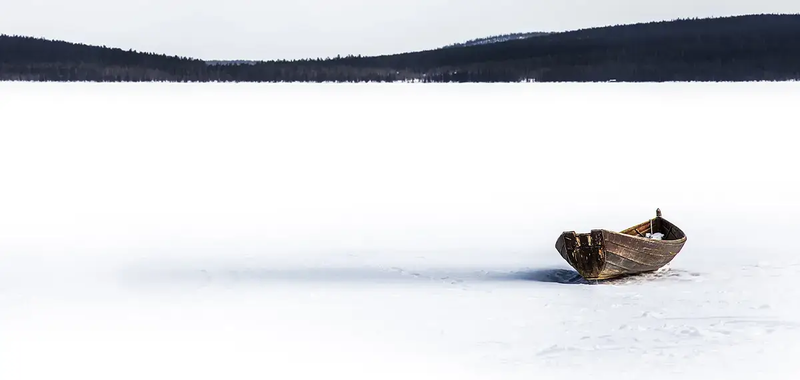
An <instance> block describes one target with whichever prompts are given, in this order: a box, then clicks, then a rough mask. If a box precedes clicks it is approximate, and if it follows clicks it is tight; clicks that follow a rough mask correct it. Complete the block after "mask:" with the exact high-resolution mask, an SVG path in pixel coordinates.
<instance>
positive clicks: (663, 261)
mask: <svg viewBox="0 0 800 380" xmlns="http://www.w3.org/2000/svg"><path fill="white" fill-rule="evenodd" d="M651 230H652V231H655V232H661V233H663V234H664V235H665V236H664V239H665V240H655V239H650V238H647V237H645V235H646V234H647V233H649V232H651ZM685 243H686V235H685V234H684V233H683V231H681V230H680V228H678V227H677V226H675V225H674V224H672V223H670V222H669V221H667V220H666V219H664V218H662V217H661V216H658V217H656V218H655V219H651V220H649V221H646V222H644V223H641V224H639V225H637V226H634V227H631V228H629V229H627V230H625V231H622V232H614V231H609V230H602V229H598V230H592V231H591V232H590V233H583V234H580V233H576V232H574V231H567V232H564V233H562V234H561V236H559V238H558V240H557V241H556V249H557V250H558V252H559V253H560V254H561V257H562V258H564V260H566V261H567V263H569V265H570V266H572V267H573V268H574V269H575V270H576V271H578V273H579V274H580V275H581V276H582V277H583V278H585V279H587V280H607V279H612V278H616V277H621V276H627V275H634V274H639V273H646V272H652V271H656V270H658V269H660V268H662V267H664V266H665V265H667V264H669V263H670V262H671V261H672V260H673V259H674V258H675V256H677V255H678V253H679V252H680V251H681V249H682V248H683V246H684V244H685Z"/></svg>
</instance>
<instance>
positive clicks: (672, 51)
mask: <svg viewBox="0 0 800 380" xmlns="http://www.w3.org/2000/svg"><path fill="white" fill-rule="evenodd" d="M509 36H511V37H509V38H505V36H494V37H487V38H485V39H476V40H472V41H471V42H470V41H468V42H466V43H462V44H454V45H448V46H446V47H442V48H439V49H433V50H426V51H417V52H409V53H400V54H393V55H382V56H366V57H362V56H346V57H335V58H325V59H304V60H292V61H287V60H281V61H263V62H261V61H235V60H234V61H203V60H199V59H194V58H188V57H176V56H168V55H162V54H153V53H141V52H137V51H133V50H122V49H118V48H108V47H105V46H90V45H84V44H79V43H70V42H65V41H54V40H45V39H38V38H31V37H23V36H7V35H2V36H0V80H3V81H56V82H179V83H180V82H257V83H258V82H266V83H285V82H291V83H295V82H309V83H329V82H333V83H343V82H345V83H346V82H356V83H358V82H380V83H396V82H401V83H516V82H611V81H615V82H745V81H746V82H752V81H791V80H797V79H800V15H747V16H732V17H719V18H704V19H682V20H673V21H659V22H649V23H639V24H629V25H615V26H606V27H597V28H589V29H581V30H575V31H568V32H554V33H529V34H524V33H518V34H515V35H509ZM514 36H517V37H518V38H513V37H514Z"/></svg>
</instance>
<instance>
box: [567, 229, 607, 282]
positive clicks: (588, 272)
mask: <svg viewBox="0 0 800 380" xmlns="http://www.w3.org/2000/svg"><path fill="white" fill-rule="evenodd" d="M556 250H558V253H560V254H561V257H562V258H564V260H565V261H566V262H567V263H569V265H570V266H571V267H573V268H574V269H575V270H576V271H578V273H579V274H580V275H581V276H582V277H583V278H585V279H587V280H597V279H599V276H600V274H601V272H602V271H603V268H604V267H605V251H604V241H603V231H602V230H592V232H590V233H584V234H579V233H576V232H575V231H566V232H564V233H562V234H561V236H559V237H558V240H557V241H556Z"/></svg>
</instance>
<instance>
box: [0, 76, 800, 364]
mask: <svg viewBox="0 0 800 380" xmlns="http://www.w3.org/2000/svg"><path fill="white" fill-rule="evenodd" d="M0 99H2V101H0V118H2V123H0V378H3V379H9V380H21V379H43V378H60V377H70V378H73V377H74V378H81V379H137V380H139V379H171V380H172V379H206V378H208V379H211V378H217V379H220V378H225V379H268V378H280V379H295V378H303V379H310V378H328V377H331V376H333V377H335V378H339V377H341V378H348V379H400V378H403V379H408V378H412V377H413V378H423V379H447V378H454V379H455V378H457V379H532V378H537V379H538V378H556V377H561V376H564V377H569V378H574V377H591V378H592V379H641V378H648V379H673V378H686V379H715V378H723V377H724V378H726V379H730V378H734V379H739V378H741V379H752V378H761V377H760V376H776V378H791V377H793V376H797V375H798V374H800V364H798V362H797V360H796V358H797V357H798V354H800V290H798V286H797V282H796V279H797V277H798V275H800V254H799V252H798V248H797V244H796V243H795V239H794V238H795V237H794V231H797V230H798V229H800V222H798V221H797V215H799V214H800V201H798V196H797V194H800V186H798V183H799V181H798V178H797V174H796V173H797V169H796V166H797V163H798V162H800V152H798V148H797V141H798V133H797V128H796V125H797V120H796V111H795V109H796V104H798V103H800V85H798V84H795V83H748V84H660V85H654V84H640V85H631V84H580V85H577V84H525V85H522V84H517V85H413V84H391V85H378V84H372V85H290V84H282V85H255V84H242V85H233V84H206V85H199V84H182V85H179V84H45V83H41V84H30V83H0ZM656 207H660V208H661V209H662V210H663V212H664V217H665V218H667V219H669V220H670V221H672V222H674V223H675V224H677V225H678V226H680V227H681V228H682V229H683V230H684V231H685V232H686V234H687V235H688V241H687V244H686V246H685V248H684V250H683V251H682V252H681V253H680V254H679V255H678V257H677V258H676V259H675V260H674V261H673V262H672V264H671V265H670V267H669V270H666V271H663V272H660V273H657V274H650V275H645V276H639V277H635V278H630V279H625V280H618V281H613V282H611V283H607V284H588V283H585V282H584V281H580V280H576V279H575V278H574V276H575V272H573V271H572V270H571V269H570V268H569V266H568V265H567V264H566V263H565V262H564V261H563V260H562V259H561V257H560V256H559V255H558V253H557V251H556V250H555V247H554V244H555V240H556V238H557V237H558V235H559V234H560V233H561V232H562V231H565V230H577V231H588V230H590V229H592V228H607V229H614V230H622V229H624V228H627V227H630V226H632V225H634V224H637V223H639V222H641V221H644V220H646V219H648V218H651V217H652V216H654V215H655V209H656Z"/></svg>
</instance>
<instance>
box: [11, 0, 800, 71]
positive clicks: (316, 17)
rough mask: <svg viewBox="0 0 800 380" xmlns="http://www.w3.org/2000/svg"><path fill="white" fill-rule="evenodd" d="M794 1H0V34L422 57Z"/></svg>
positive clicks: (260, 55)
mask: <svg viewBox="0 0 800 380" xmlns="http://www.w3.org/2000/svg"><path fill="white" fill-rule="evenodd" d="M799 12H800V0H659V1H648V0H460V1H454V0H404V1H396V0H395V1H388V0H260V1H258V0H225V1H220V0H215V1H210V0H126V1H124V2H122V1H116V0H70V1H64V0H22V1H20V0H0V33H4V34H21V35H30V36H37V37H45V38H52V39H61V40H68V41H75V42H83V43H88V44H99V45H107V46H114V47H121V48H125V49H128V48H131V49H136V50H143V51H152V52H157V53H165V54H170V55H183V56H192V57H196V58H201V59H284V58H285V59H292V58H305V57H326V56H335V55H336V54H342V55H346V54H363V55H375V54H388V53H395V52H404V51H412V50H421V49H429V48H434V47H439V46H442V45H446V44H450V43H453V42H459V41H463V40H468V39H472V38H477V37H484V36H488V35H496V34H504V33H512V32H530V31H562V30H570V29H576V28H583V27H591V26H602V25H608V24H620V23H632V22H639V21H652V20H664V19H674V18H683V17H706V16H728V15H739V14H750V13H799Z"/></svg>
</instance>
